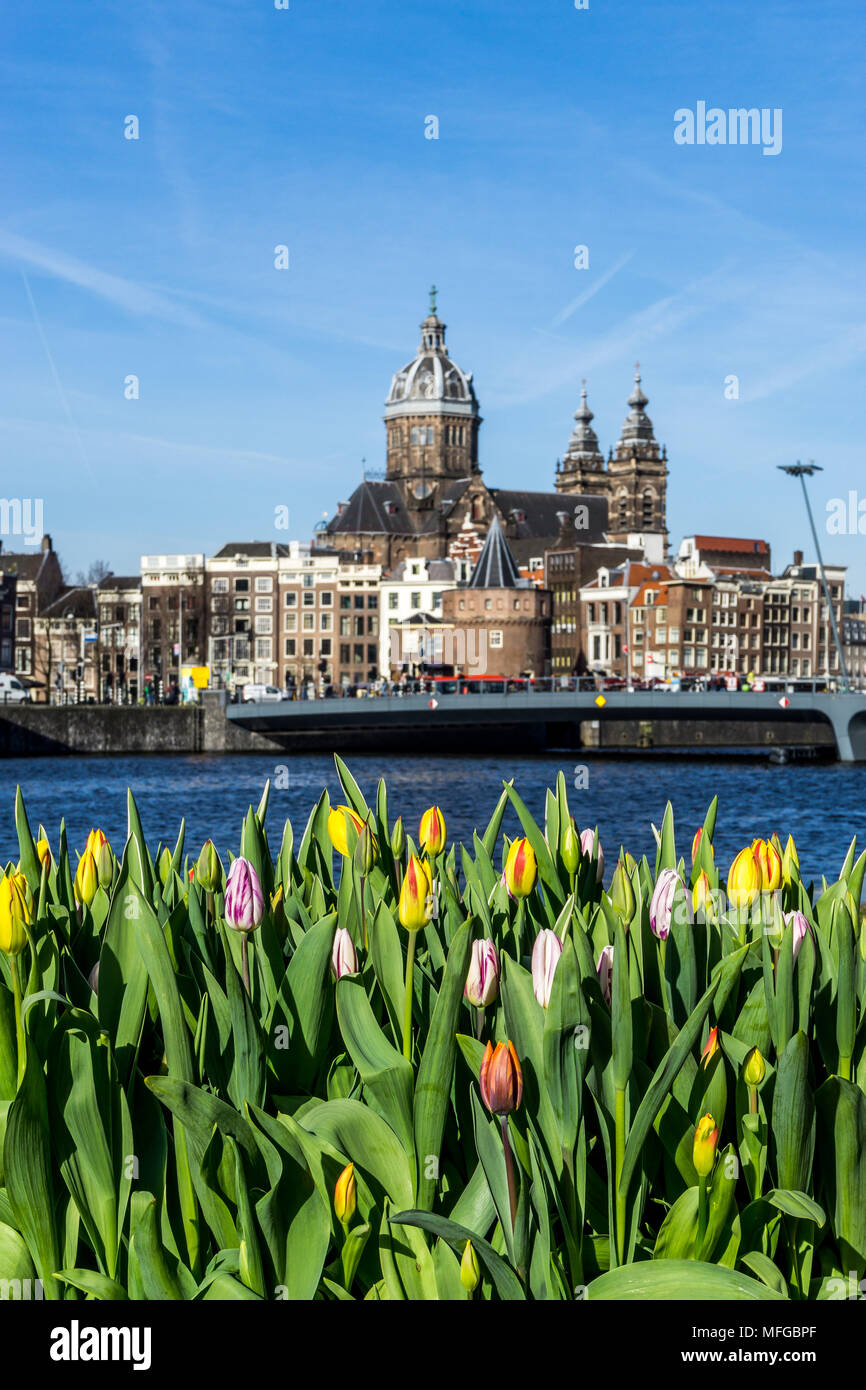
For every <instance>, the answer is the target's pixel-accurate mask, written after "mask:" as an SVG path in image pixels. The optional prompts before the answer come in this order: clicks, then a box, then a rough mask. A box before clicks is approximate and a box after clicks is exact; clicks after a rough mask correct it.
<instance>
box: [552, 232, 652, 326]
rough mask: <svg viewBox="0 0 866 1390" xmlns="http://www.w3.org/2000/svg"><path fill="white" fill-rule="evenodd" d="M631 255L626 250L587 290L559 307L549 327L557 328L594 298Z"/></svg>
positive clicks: (626, 262) (630, 252) (632, 252)
mask: <svg viewBox="0 0 866 1390" xmlns="http://www.w3.org/2000/svg"><path fill="white" fill-rule="evenodd" d="M633 255H634V251H633V250H632V251H626V253H625V255H624V256H620V258H619V260H618V261H616V262H615V263H614V264H613V265H612V266H611V267H610V269H609V270H606V271H605V273H604V274H603V275H600V276H599V278H598V279H597V280H596V281H595V282H594V283H593V284H592V285H590V287H589V289H588V290H584V291H583V293H582V294H579V295H578V296H577V298H576V299H572V301H571V303H570V304H566V306H565V308H564V309H560V311H559V313H558V314H557V315H556V317H555V318H554V319H551V322H550V327H551V328H558V327H559V326H560V324H563V323H565V321H566V319H570V318H571V316H572V314H576V313H577V311H578V309H580V308H582V307H583V305H584V304H588V303H589V301H590V300H591V299H594V298H595V296H596V295H597V294H598V292H599V290H602V289H604V287H605V285H606V284H607V283H608V281H610V280H612V279H613V277H614V275H616V274H617V272H618V271H620V270H622V268H623V266H624V265H627V264H628V262H629V261H630V260H631V258H632V256H633Z"/></svg>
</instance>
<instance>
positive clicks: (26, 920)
mask: <svg viewBox="0 0 866 1390" xmlns="http://www.w3.org/2000/svg"><path fill="white" fill-rule="evenodd" d="M31 921H32V898H31V896H30V890H29V888H28V887H27V880H26V878H25V877H24V875H23V874H20V873H12V874H4V875H3V877H2V878H0V951H4V952H5V953H6V955H7V956H19V955H20V954H21V952H22V951H23V950H24V947H25V946H26V945H27V932H26V931H25V927H29V925H30V923H31Z"/></svg>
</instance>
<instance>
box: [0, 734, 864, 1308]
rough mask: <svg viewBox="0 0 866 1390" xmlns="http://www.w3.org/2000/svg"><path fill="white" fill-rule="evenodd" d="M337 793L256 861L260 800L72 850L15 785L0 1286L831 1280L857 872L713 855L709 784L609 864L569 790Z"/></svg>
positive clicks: (801, 1284)
mask: <svg viewBox="0 0 866 1390" xmlns="http://www.w3.org/2000/svg"><path fill="white" fill-rule="evenodd" d="M337 772H338V775H339V779H340V783H341V786H342V798H341V800H340V803H339V804H337V805H333V806H332V805H331V803H330V801H329V798H328V795H327V793H326V792H325V793H323V795H322V797H321V799H320V800H319V802H318V804H317V805H316V806H315V807H313V808H312V810H311V814H310V817H309V820H308V821H307V824H306V825H305V826H304V827H295V828H294V829H293V827H292V826H291V825H290V824H289V823H288V822H286V824H285V826H284V827H283V828H282V829H281V831H280V828H279V827H276V828H274V827H273V826H272V827H271V833H272V843H273V844H274V845H276V843H277V839H278V838H279V836H280V833H281V842H280V848H279V852H278V853H277V854H276V856H275V857H274V856H273V855H272V853H271V852H270V850H269V847H268V844H269V841H268V835H267V833H266V818H267V815H268V800H269V795H268V788H265V791H264V794H263V796H262V799H261V802H260V804H259V805H258V807H257V808H252V807H251V808H250V810H249V813H248V814H247V816H246V819H245V820H244V822H243V824H242V826H240V827H239V839H238V842H237V844H236V845H233V846H224V845H221V846H215V845H213V844H212V843H211V842H210V841H208V842H207V843H206V844H205V845H204V847H200V846H195V847H189V846H187V845H186V844H185V836H184V827H183V825H181V827H180V829H179V834H178V836H177V840H176V843H174V844H170V845H168V846H164V845H154V844H151V845H149V844H148V841H147V838H146V827H145V828H143V827H142V825H141V822H140V818H139V814H138V810H137V808H136V804H135V800H134V798H133V796H132V794H131V793H130V795H129V808H128V809H129V815H128V836H127V840H126V843H125V845H122V846H121V845H119V844H116V845H114V846H111V845H110V844H109V843H108V841H107V840H106V839H105V837H104V836H103V835H102V833H101V832H100V831H99V830H94V831H93V832H91V835H90V836H89V838H88V841H87V844H86V845H84V846H77V847H73V846H70V845H68V844H67V840H66V833H65V830H64V829H63V827H61V828H60V830H59V835H58V834H57V833H56V831H54V832H52V831H50V830H49V831H48V832H46V830H45V829H44V828H43V827H42V826H41V825H38V822H37V821H36V820H35V814H36V813H38V808H33V807H31V808H30V810H31V812H33V813H34V820H33V821H32V822H31V820H30V819H29V817H28V809H27V808H26V807H25V804H24V800H23V798H22V796H21V793H20V792H19V793H18V796H17V799H16V804H15V819H16V827H17V836H18V844H19V858H18V860H17V861H13V862H11V863H9V864H7V865H6V867H5V871H4V872H3V877H2V879H0V1296H2V1297H18V1298H23V1297H40V1298H44V1299H45V1300H68V1301H77V1300H85V1299H88V1298H89V1299H96V1300H103V1301H123V1300H149V1301H153V1300H182V1301H191V1300H225V1299H246V1300H267V1301H275V1300H309V1299H317V1300H326V1301H327V1300H362V1299H373V1300H375V1299H385V1300H394V1299H397V1300H401V1299H412V1300H440V1299H447V1300H465V1301H470V1300H472V1299H476V1300H478V1299H484V1300H514V1301H521V1300H530V1301H534V1300H567V1301H570V1300H576V1299H579V1300H584V1299H586V1300H636V1299H663V1300H677V1299H688V1300H692V1301H694V1300H711V1299H712V1300H766V1301H780V1300H791V1301H799V1300H816V1299H822V1300H823V1299H838V1298H845V1297H849V1296H851V1295H850V1293H849V1290H850V1289H851V1288H852V1287H853V1288H855V1289H856V1288H857V1287H858V1285H859V1281H860V1280H862V1279H863V1278H864V1275H866V1093H864V1092H866V1055H864V1046H866V1032H864V1026H863V1020H864V1016H866V1014H864V995H866V927H864V923H863V921H862V920H861V912H860V900H861V893H862V885H863V877H864V867H866V853H864V854H861V855H860V856H859V857H858V856H857V852H856V844H855V843H852V844H851V846H850V848H848V847H846V846H840V849H839V858H838V862H837V863H836V864H834V865H832V866H826V870H825V873H826V876H825V877H824V878H823V879H822V880H821V882H819V883H804V882H803V881H802V880H801V877H800V870H799V861H798V854H797V847H796V845H795V844H794V843H793V841H792V840H790V838H788V837H787V836H786V835H785V834H784V830H783V828H782V827H780V829H781V830H782V831H783V833H782V836H781V837H780V836H779V835H778V834H776V833H773V832H774V831H775V827H772V826H763V825H761V824H758V823H756V825H755V827H754V835H755V837H756V838H755V840H754V842H753V843H752V844H749V845H745V846H743V848H742V850H741V852H740V853H739V854H738V855H737V856H736V858H735V859H734V862H733V864H720V863H717V862H716V857H715V853H714V848H713V839H714V831H715V822H716V812H717V806H716V802H715V800H713V801H712V803H711V804H710V806H709V809H708V811H707V815H706V819H705V821H704V822H703V824H702V825H699V826H697V825H690V826H687V827H682V826H679V827H675V825H674V818H673V813H672V810H671V807H670V806H668V807H667V808H665V807H663V806H660V807H658V808H657V816H658V825H657V826H653V827H652V831H653V835H654V841H655V855H654V858H652V859H647V858H645V857H644V858H642V859H640V860H635V859H634V858H633V857H632V855H631V854H630V853H628V850H627V847H621V846H619V845H618V844H612V843H611V842H610V840H609V839H608V838H607V837H608V836H609V835H610V833H611V830H612V828H610V827H608V828H607V829H606V831H605V837H606V842H605V843H604V844H602V843H601V841H600V837H599V832H598V831H597V830H596V829H595V828H594V827H586V826H577V825H576V824H575V821H574V818H573V815H572V813H571V812H570V810H569V806H568V800H567V794H566V785H565V779H564V778H563V776H562V775H560V776H559V778H558V781H557V785H556V787H555V788H553V789H551V790H550V791H548V793H547V798H546V805H545V808H544V814H543V820H542V822H541V823H536V821H535V820H534V819H533V817H532V816H531V815H530V813H529V811H528V810H527V808H526V806H525V805H524V803H523V801H522V800H521V798H520V796H519V794H518V791H517V789H516V787H515V786H514V785H513V784H511V783H509V784H507V785H505V786H504V787H503V790H502V794H501V796H500V799H499V801H498V804H497V805H495V806H492V807H490V808H488V810H487V811H485V814H484V816H483V817H481V819H480V820H479V823H478V826H477V830H476V833H475V835H474V836H473V840H472V843H471V844H455V843H453V842H452V841H451V840H450V839H449V837H448V825H447V822H448V807H447V806H442V807H435V806H434V807H431V808H430V809H429V811H427V812H426V813H425V815H424V816H423V817H422V820H421V823H420V825H414V824H413V825H412V826H404V824H403V821H402V819H401V818H400V816H399V807H392V806H391V805H390V804H389V800H388V792H387V788H386V785H385V783H384V782H381V783H380V784H379V786H378V788H376V789H375V790H374V791H372V793H371V795H370V799H369V800H367V799H366V797H365V795H364V793H363V792H362V790H361V789H360V787H359V786H358V785H357V784H356V782H355V781H354V779H353V777H352V775H351V773H350V771H349V769H348V768H347V767H346V765H345V764H344V763H343V762H342V761H341V760H339V759H337ZM272 809H273V808H272ZM653 809H655V808H653ZM488 813H489V820H488V819H487V815H488ZM506 818H507V819H506ZM506 824H507V825H508V826H510V827H511V831H512V832H513V834H511V835H506V834H505V833H504V826H505V825H506ZM648 832H649V826H648ZM648 838H649V834H648ZM79 851H80V852H79Z"/></svg>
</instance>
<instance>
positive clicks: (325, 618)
mask: <svg viewBox="0 0 866 1390" xmlns="http://www.w3.org/2000/svg"><path fill="white" fill-rule="evenodd" d="M332 622H333V618H332V616H331V614H330V613H322V614H321V617H320V621H319V626H320V628H321V630H322V632H330V631H331V623H332Z"/></svg>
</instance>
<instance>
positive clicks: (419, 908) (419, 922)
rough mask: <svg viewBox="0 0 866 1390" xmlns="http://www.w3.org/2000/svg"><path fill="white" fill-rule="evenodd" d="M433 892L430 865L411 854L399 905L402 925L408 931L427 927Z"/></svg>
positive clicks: (398, 913)
mask: <svg viewBox="0 0 866 1390" xmlns="http://www.w3.org/2000/svg"><path fill="white" fill-rule="evenodd" d="M432 892H433V879H432V875H431V873H430V868H429V865H428V864H427V863H426V862H425V861H424V860H422V859H419V858H418V857H417V855H415V854H411V855H410V856H409V863H408V864H407V865H406V873H405V874H404V876H403V886H402V888H401V889H400V901H399V904H398V906H397V915H398V917H399V918H400V925H401V926H403V927H405V928H406V930H407V931H408V932H416V931H420V930H421V928H422V927H426V925H427V923H428V922H429V920H430V915H431V914H430V907H431V894H432Z"/></svg>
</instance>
